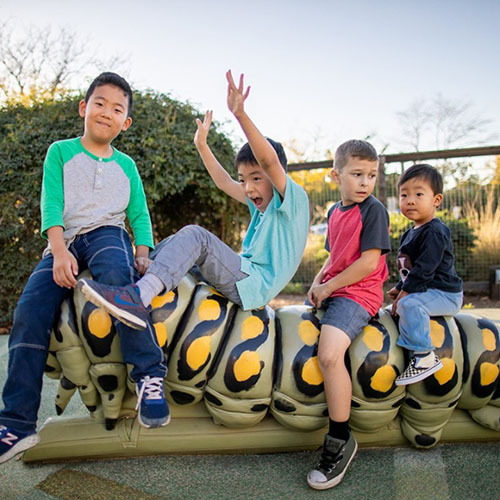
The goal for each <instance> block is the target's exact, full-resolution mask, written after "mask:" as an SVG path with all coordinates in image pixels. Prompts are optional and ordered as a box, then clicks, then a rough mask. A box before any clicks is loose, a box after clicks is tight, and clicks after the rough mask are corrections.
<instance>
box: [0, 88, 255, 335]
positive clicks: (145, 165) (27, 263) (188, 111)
mask: <svg viewBox="0 0 500 500" xmlns="http://www.w3.org/2000/svg"><path fill="white" fill-rule="evenodd" d="M78 102H79V98H77V97H65V98H64V97H63V98H59V99H58V100H56V101H55V100H49V101H45V102H36V103H33V104H32V105H31V106H29V107H27V106H23V105H21V104H19V103H18V104H13V105H10V106H8V107H3V108H0V214H1V215H0V222H1V226H0V245H1V248H2V254H1V255H0V273H1V274H0V325H2V324H6V323H8V322H9V321H10V319H11V317H12V311H13V308H14V306H15V303H16V301H17V298H18V296H19V294H20V292H21V290H22V287H23V285H24V283H25V282H26V279H27V277H28V276H29V273H30V272H31V271H32V269H33V267H34V266H35V265H36V263H37V262H38V260H39V259H40V254H41V251H42V249H43V248H44V246H45V242H44V241H43V240H42V239H41V238H40V235H39V228H40V212H39V198H40V187H41V179H42V164H43V159H44V156H45V152H46V150H47V147H48V146H49V145H50V144H51V143H52V142H53V141H55V140H59V139H64V138H69V137H75V136H77V135H80V134H81V133H82V121H81V119H80V118H79V117H78ZM197 116H199V114H198V113H197V111H196V110H195V109H194V108H192V107H191V106H190V105H187V104H182V103H179V102H177V101H175V100H172V99H171V98H169V97H168V96H166V95H164V94H157V93H153V92H147V93H143V94H136V95H135V103H134V110H133V119H134V123H133V125H132V127H131V128H130V129H129V130H128V131H127V132H125V133H123V134H122V135H121V136H119V137H118V138H117V140H116V141H115V143H114V145H115V146H116V147H117V148H118V149H120V150H122V151H123V152H125V153H127V154H129V155H130V156H131V157H132V158H134V160H135V161H136V163H137V166H138V168H139V171H140V173H141V177H142V179H143V183H144V188H145V191H146V196H147V198H148V203H149V208H150V212H151V217H152V220H153V226H154V231H155V237H156V239H157V241H158V240H159V239H160V238H163V237H165V236H167V235H169V234H171V233H173V232H175V231H176V230H178V229H179V228H181V227H182V226H183V225H185V224H187V223H196V224H200V225H203V226H204V227H206V228H207V229H209V230H210V231H212V232H214V233H215V234H217V235H218V236H220V237H222V238H223V239H224V240H225V241H226V243H228V244H229V245H231V246H233V247H237V246H238V245H239V243H240V234H241V228H242V224H243V222H246V221H247V218H248V211H247V209H246V208H245V206H244V205H241V204H238V203H236V202H233V201H232V200H230V199H229V198H228V197H227V196H225V195H224V194H222V193H221V192H220V191H219V190H218V189H217V188H216V187H215V186H214V184H213V183H212V182H211V180H210V178H209V176H208V174H207V173H206V171H205V169H204V167H203V164H202V162H201V160H200V159H199V156H198V154H197V152H196V149H195V147H194V145H193V134H194V131H195V129H196V125H195V117H197ZM209 143H210V146H211V147H212V148H213V150H214V152H215V154H216V155H217V157H218V158H219V159H220V160H221V163H222V164H223V165H225V166H230V165H231V164H232V163H233V158H234V151H233V149H232V146H231V143H230V142H229V140H228V139H227V138H226V137H225V136H223V135H222V134H220V133H217V132H216V131H212V132H211V134H210V136H209Z"/></svg>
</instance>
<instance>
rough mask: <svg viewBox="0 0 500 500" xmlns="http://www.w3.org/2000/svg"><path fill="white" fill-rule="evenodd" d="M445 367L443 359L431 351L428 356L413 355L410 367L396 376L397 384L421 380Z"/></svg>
mask: <svg viewBox="0 0 500 500" xmlns="http://www.w3.org/2000/svg"><path fill="white" fill-rule="evenodd" d="M442 367H443V363H442V361H441V360H440V359H439V358H438V357H437V356H436V354H435V353H434V351H431V352H430V353H429V354H427V355H426V356H412V357H411V359H410V364H409V365H408V368H406V370H405V371H404V372H403V373H402V374H401V375H400V376H399V377H397V378H396V385H408V384H414V383H415V382H420V381H421V380H424V378H427V377H429V376H430V375H432V374H433V373H436V372H437V371H438V370H440V369H441V368H442Z"/></svg>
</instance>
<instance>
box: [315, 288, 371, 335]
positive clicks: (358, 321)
mask: <svg viewBox="0 0 500 500" xmlns="http://www.w3.org/2000/svg"><path fill="white" fill-rule="evenodd" d="M321 308H322V309H326V311H325V315H324V316H323V319H322V320H321V324H322V325H330V326H334V327H335V328H338V329H339V330H342V331H343V332H344V333H345V334H346V335H347V336H348V337H349V338H350V339H351V341H353V340H354V339H355V338H356V337H357V336H358V335H359V334H360V333H361V331H362V330H363V328H364V327H365V326H366V325H367V324H368V322H369V321H370V319H371V316H370V314H369V313H368V311H367V310H366V309H365V308H364V307H363V306H361V305H359V304H358V303H357V302H354V300H351V299H347V298H345V297H330V298H328V299H326V300H324V301H323V304H322V306H321Z"/></svg>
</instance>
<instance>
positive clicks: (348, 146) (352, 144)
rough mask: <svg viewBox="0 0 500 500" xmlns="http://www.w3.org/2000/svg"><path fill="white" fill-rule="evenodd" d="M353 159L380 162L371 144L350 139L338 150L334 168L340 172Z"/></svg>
mask: <svg viewBox="0 0 500 500" xmlns="http://www.w3.org/2000/svg"><path fill="white" fill-rule="evenodd" d="M351 158H359V159H360V160H368V161H378V155H377V151H376V149H375V148H374V147H373V146H372V145H371V144H370V143H369V142H367V141H362V140H360V139H350V140H348V141H346V142H344V143H342V144H341V145H340V146H339V147H338V148H337V150H336V151H335V160H334V162H333V166H334V168H335V169H336V170H337V171H339V172H340V171H341V170H342V169H343V168H344V167H345V166H346V165H347V162H348V161H349V160H350V159H351Z"/></svg>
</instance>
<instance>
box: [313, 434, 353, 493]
mask: <svg viewBox="0 0 500 500" xmlns="http://www.w3.org/2000/svg"><path fill="white" fill-rule="evenodd" d="M357 451H358V443H357V442H356V443H355V447H354V451H353V452H352V455H351V458H350V459H349V462H347V464H346V466H345V467H344V470H343V471H342V474H339V475H338V476H337V477H334V478H332V479H330V481H325V482H324V483H312V482H310V481H309V477H308V478H307V484H308V485H309V486H310V487H311V488H313V489H314V490H327V489H328V488H333V487H334V486H337V484H339V483H340V482H341V481H342V479H344V476H345V473H346V472H347V469H348V468H349V465H351V462H352V461H353V459H354V457H355V456H356V452H357Z"/></svg>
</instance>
